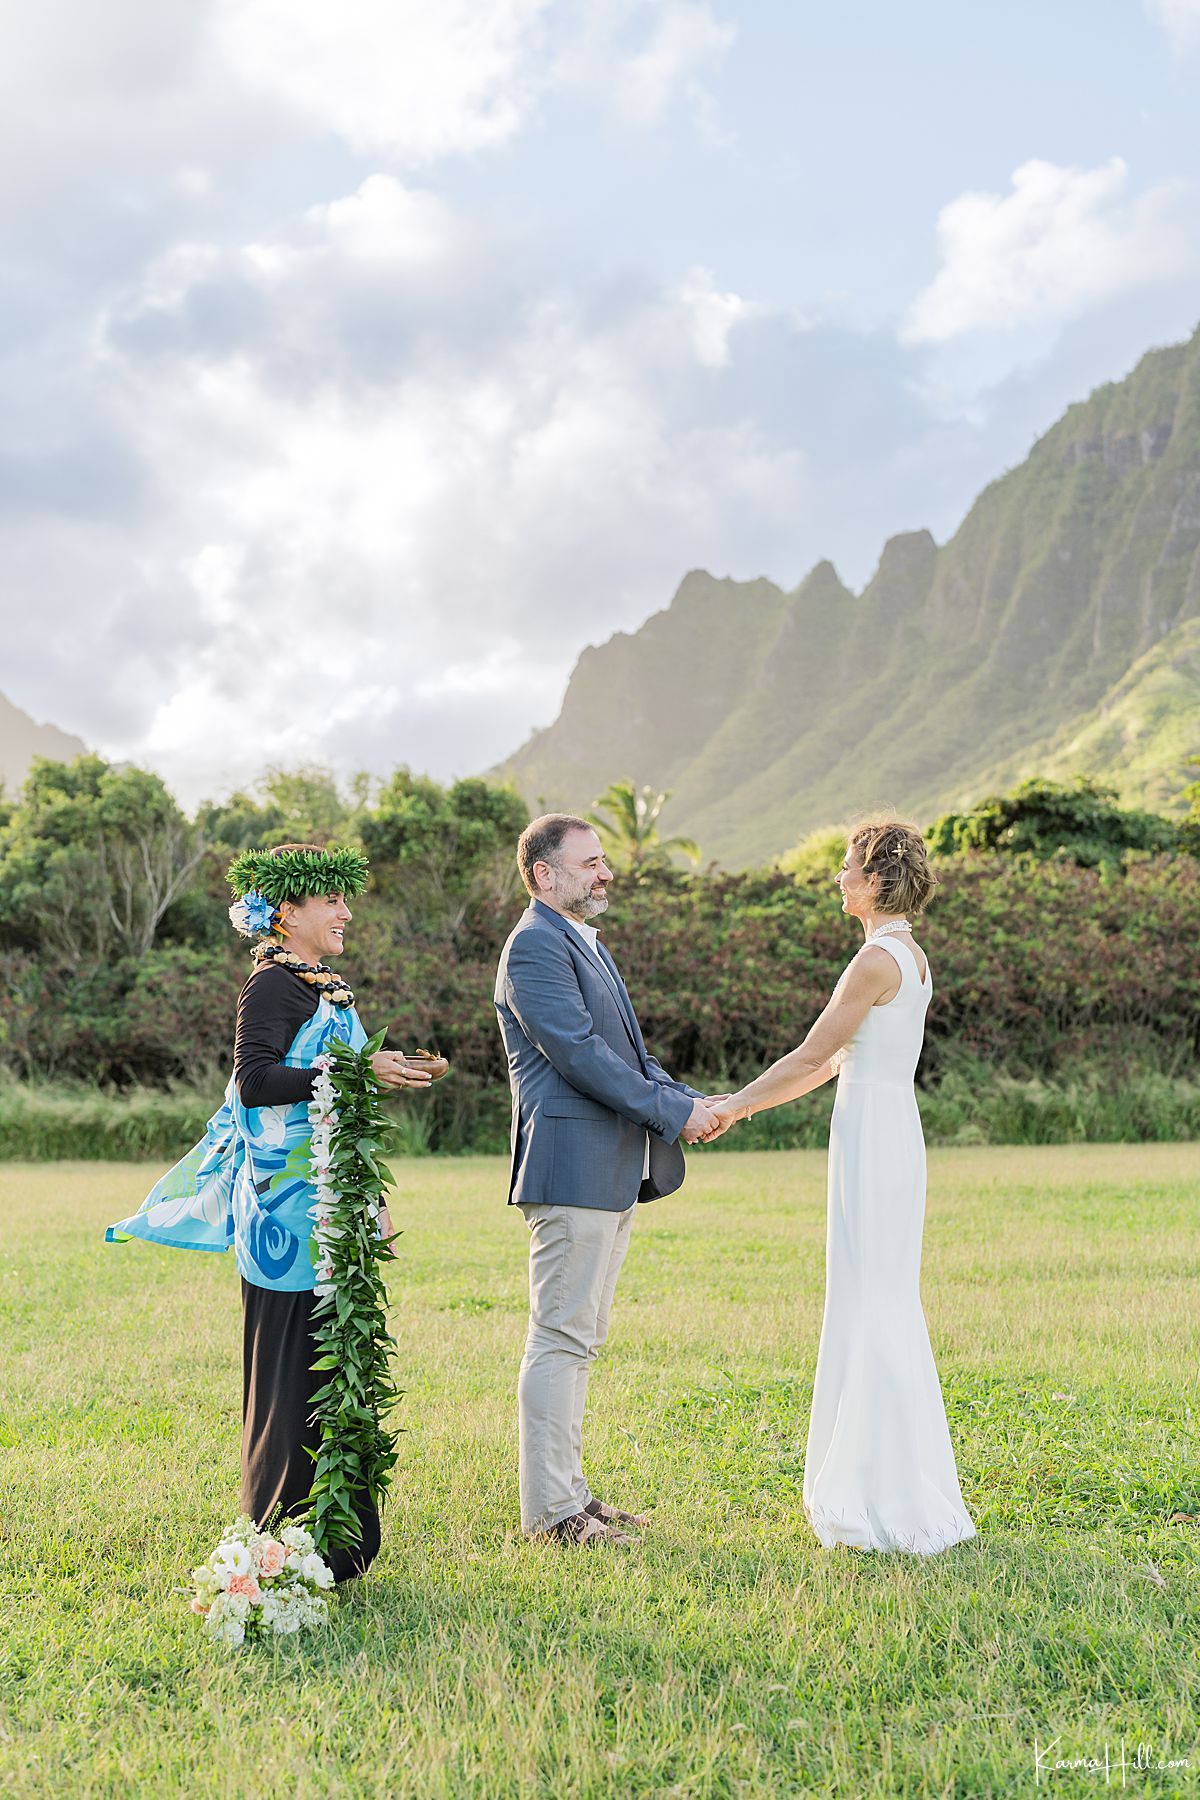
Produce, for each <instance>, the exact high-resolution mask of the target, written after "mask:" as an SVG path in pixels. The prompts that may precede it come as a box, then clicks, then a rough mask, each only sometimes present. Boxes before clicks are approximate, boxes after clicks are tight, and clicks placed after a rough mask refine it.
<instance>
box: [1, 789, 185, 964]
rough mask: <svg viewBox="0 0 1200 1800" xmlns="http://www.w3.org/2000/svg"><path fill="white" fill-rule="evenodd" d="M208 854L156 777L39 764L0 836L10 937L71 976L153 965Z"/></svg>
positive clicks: (6, 928)
mask: <svg viewBox="0 0 1200 1800" xmlns="http://www.w3.org/2000/svg"><path fill="white" fill-rule="evenodd" d="M203 854H204V844H203V839H202V838H201V837H200V835H199V833H198V832H197V831H196V830H195V828H194V827H193V826H191V825H189V823H188V821H187V820H186V819H185V817H184V815H183V814H182V813H181V812H180V810H179V807H178V806H177V805H176V803H175V801H174V799H173V798H172V796H171V795H170V794H169V793H168V791H167V789H166V787H165V786H164V785H163V783H162V782H161V781H160V780H159V778H158V776H157V775H151V774H149V773H148V772H147V771H146V770H144V769H135V768H128V767H127V768H112V767H110V766H109V764H107V763H106V762H104V761H103V760H102V758H100V757H98V756H80V757H76V759H75V761H74V762H71V763H60V762H52V761H51V760H49V759H48V758H45V757H38V758H37V759H36V760H35V761H34V763H33V766H32V768H31V770H30V773H29V776H28V778H27V779H26V782H25V786H24V788H23V790H22V792H21V796H20V798H19V800H18V801H17V804H16V805H15V807H14V808H13V810H12V813H11V815H10V816H9V818H8V820H7V823H5V824H4V826H3V828H2V829H0V917H3V919H4V931H5V934H6V935H7V936H8V937H9V938H10V940H11V941H13V942H15V943H17V944H20V945H24V946H27V947H35V948H39V949H40V950H42V951H43V952H45V953H48V954H49V957H50V958H51V959H52V960H56V961H58V962H60V963H65V964H66V965H67V966H69V967H72V968H77V967H78V966H79V965H80V963H81V962H84V961H86V960H88V959H91V960H92V961H94V962H102V961H104V960H105V959H106V958H108V957H110V956H114V955H116V956H144V955H145V953H146V951H147V950H149V948H150V946H151V945H152V944H153V942H154V938H155V933H156V932H157V930H158V926H159V922H160V921H161V919H162V917H163V914H164V913H165V912H166V910H167V908H168V907H169V906H170V905H171V903H172V902H173V901H174V900H175V899H176V898H177V897H178V896H179V895H180V894H181V893H183V891H184V890H185V888H186V887H187V885H188V883H189V881H190V880H191V879H192V878H193V876H194V875H195V872H196V870H197V868H198V867H199V865H200V861H201V858H202V856H203Z"/></svg>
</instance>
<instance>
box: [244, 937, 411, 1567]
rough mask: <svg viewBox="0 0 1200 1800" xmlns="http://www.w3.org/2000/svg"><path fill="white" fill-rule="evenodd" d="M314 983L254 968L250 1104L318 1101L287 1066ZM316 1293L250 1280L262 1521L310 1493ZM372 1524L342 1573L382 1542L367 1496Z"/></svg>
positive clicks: (250, 1360)
mask: <svg viewBox="0 0 1200 1800" xmlns="http://www.w3.org/2000/svg"><path fill="white" fill-rule="evenodd" d="M317 1005H318V999H317V995H316V993H315V991H314V989H313V988H312V987H311V986H310V985H309V984H308V983H307V982H305V981H302V980H300V978H299V977H298V976H296V975H293V974H292V973H291V972H290V971H289V970H288V969H286V968H284V967H282V966H281V965H280V964H278V963H265V964H262V965H260V966H259V968H257V969H256V970H255V972H254V974H253V975H251V977H250V979H249V981H248V982H247V983H246V985H245V987H244V988H243V989H242V992H241V996H240V998H239V1000H238V1012H237V1034H236V1037H235V1040H234V1057H233V1073H234V1080H235V1081H236V1083H237V1090H238V1096H239V1098H240V1100H241V1101H242V1104H243V1105H244V1106H291V1105H295V1104H296V1103H297V1102H298V1101H304V1100H310V1099H311V1098H312V1090H313V1079H314V1077H313V1072H312V1070H311V1069H290V1068H285V1067H283V1066H282V1064H283V1059H284V1057H285V1056H286V1055H287V1053H288V1050H289V1049H290V1048H291V1045H292V1044H293V1043H294V1042H295V1038H296V1033H297V1032H298V1031H299V1030H300V1028H301V1026H302V1025H303V1024H304V1023H305V1022H306V1020H308V1019H310V1018H311V1017H312V1015H313V1013H314V1012H315V1011H316V1010H317ZM316 1298H317V1297H316V1295H315V1294H314V1293H313V1292H312V1291H311V1290H310V1291H308V1292H302V1293H285V1292H280V1291H279V1290H277V1289H274V1288H262V1287H256V1286H254V1284H253V1283H251V1282H249V1281H247V1280H246V1279H245V1278H244V1277H243V1279H242V1493H241V1505H242V1511H243V1512H247V1513H249V1514H250V1517H251V1518H252V1519H253V1520H254V1521H255V1522H256V1524H258V1525H260V1526H266V1525H267V1524H268V1523H269V1521H270V1520H271V1519H273V1518H283V1517H286V1516H287V1514H288V1513H290V1512H294V1511H295V1509H296V1508H297V1507H299V1506H300V1505H301V1504H302V1502H303V1501H304V1500H305V1499H306V1498H307V1497H308V1492H309V1489H310V1488H311V1486H312V1478H313V1467H314V1463H313V1454H315V1452H316V1451H317V1450H318V1448H319V1446H320V1442H321V1436H320V1432H319V1430H318V1428H317V1426H316V1425H315V1424H314V1423H313V1422H312V1418H311V1414H312V1397H313V1395H314V1394H315V1393H316V1391H317V1389H318V1388H319V1387H321V1386H322V1385H323V1383H324V1381H325V1379H326V1378H325V1376H324V1375H322V1374H317V1373H314V1371H313V1368H312V1364H313V1362H314V1361H315V1359H316V1356H317V1349H316V1339H315V1334H314V1330H313V1311H314V1308H315V1306H316ZM357 1510H358V1517H359V1521H360V1525H361V1528H362V1535H361V1539H360V1542H359V1543H358V1544H357V1545H356V1546H355V1548H354V1549H353V1550H332V1551H330V1552H329V1553H328V1555H327V1559H326V1560H327V1561H328V1563H329V1566H330V1568H331V1569H332V1570H333V1574H334V1579H335V1580H337V1581H346V1580H349V1579H350V1578H351V1577H352V1576H355V1575H361V1574H363V1573H364V1572H365V1571H366V1569H367V1568H368V1567H369V1566H370V1564H371V1563H372V1562H373V1561H374V1559H375V1556H376V1555H377V1554H378V1551H379V1544H380V1530H379V1513H378V1510H377V1509H376V1508H375V1507H374V1506H372V1505H370V1504H369V1503H367V1501H366V1500H365V1498H364V1499H362V1500H360V1503H359V1505H358V1509H357Z"/></svg>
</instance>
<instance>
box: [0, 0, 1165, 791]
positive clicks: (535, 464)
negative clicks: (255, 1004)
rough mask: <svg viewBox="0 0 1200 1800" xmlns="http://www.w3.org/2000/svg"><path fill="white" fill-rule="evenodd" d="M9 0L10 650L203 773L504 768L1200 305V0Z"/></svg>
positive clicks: (77, 721)
mask: <svg viewBox="0 0 1200 1800" xmlns="http://www.w3.org/2000/svg"><path fill="white" fill-rule="evenodd" d="M0 4H2V5H3V10H4V12H5V13H6V14H8V15H9V17H8V20H7V24H6V38H7V40H8V42H9V43H10V44H12V45H13V53H12V55H10V56H9V57H7V58H6V60H5V64H4V66H3V67H2V68H0V133H3V135H4V136H5V138H6V139H7V142H6V143H5V145H4V154H3V157H0V222H2V224H3V231H2V233H0V244H2V245H3V246H4V248H3V250H2V251H0V378H2V379H3V381H4V385H5V392H6V395H7V397H8V404H7V407H6V411H5V414H4V417H3V419H2V420H0V576H2V581H0V604H2V605H3V609H4V620H3V622H4V636H3V644H4V654H3V661H2V664H0V689H3V691H5V692H6V693H7V694H8V695H9V697H10V698H11V699H13V700H15V701H16V702H17V703H18V704H19V705H22V706H24V707H26V708H27V710H29V711H30V712H32V713H34V714H35V715H36V716H38V717H41V718H47V717H48V718H52V719H54V720H55V721H56V722H57V723H59V724H61V725H62V726H64V727H67V728H69V729H72V730H75V731H77V732H79V733H80V734H81V735H83V736H84V737H85V738H86V739H87V740H88V741H89V742H91V743H93V744H94V745H95V746H96V747H97V748H99V749H101V750H102V751H104V752H106V753H107V754H110V755H113V756H122V757H132V758H135V759H137V760H140V761H143V762H145V763H148V764H150V765H151V766H154V767H157V768H159V769H160V770H161V771H162V772H163V773H164V774H165V775H166V776H167V778H168V779H169V780H170V781H171V783H172V785H173V786H174V787H175V788H176V789H177V791H179V792H180V793H181V794H182V795H183V796H184V797H185V798H187V799H188V800H195V799H197V798H199V797H200V796H201V795H202V794H205V793H218V792H221V791H224V790H227V789H228V788H229V787H230V786H231V785H232V784H234V783H237V782H242V781H246V780H248V779H251V778H252V777H253V776H254V775H255V774H256V773H257V772H259V771H261V769H262V768H263V767H264V766H265V765H266V764H267V763H269V762H281V761H286V762H295V761H326V762H330V763H332V764H334V765H335V766H337V767H339V768H341V769H344V770H349V769H351V768H354V767H358V766H366V767H370V768H372V769H375V770H377V771H383V770H386V769H387V768H388V767H390V766H391V765H392V764H394V763H397V762H408V763H410V764H412V765H413V766H415V767H418V768H428V769H430V770H432V772H434V773H436V774H438V775H439V776H443V777H445V776H448V775H450V774H454V773H467V772H473V771H475V770H478V769H481V768H483V767H486V766H487V765H488V764H489V763H491V762H492V761H493V760H496V759H498V758H500V757H501V756H503V755H504V754H505V753H506V752H507V751H509V750H511V749H513V748H515V746H516V745H517V744H518V743H519V742H520V741H521V740H522V739H523V738H524V737H525V735H526V734H527V732H528V731H529V729H530V728H532V727H533V726H535V725H539V724H544V723H546V722H548V721H549V719H550V718H552V717H553V716H554V714H555V712H556V711H557V706H558V702H559V699H560V698H561V694H562V690H563V687H564V685H565V682H566V679H567V676H568V674H569V672H570V669H571V666H572V664H573V662H574V660H575V658H576V656H577V655H578V653H579V651H580V650H581V649H582V648H583V647H584V645H586V644H588V643H591V642H598V641H601V640H603V639H604V638H605V637H607V636H608V635H610V634H611V632H612V631H614V630H617V629H634V628H636V626H637V625H638V624H639V623H640V622H641V621H642V620H643V619H644V618H646V617H647V616H648V615H649V614H650V613H651V612H653V611H655V610H657V609H658V608H660V607H662V606H664V605H666V604H667V603H668V601H669V599H670V596H671V594H672V592H673V590H674V588H675V586H676V584H677V583H678V581H679V579H680V578H681V577H682V575H683V574H684V573H685V572H686V570H687V569H689V568H692V567H696V566H701V567H707V568H710V569H712V570H713V571H714V572H715V573H718V574H733V575H737V576H744V577H751V576H755V575H758V574H766V575H769V576H771V577H773V578H774V579H775V580H777V581H779V582H780V583H781V584H783V585H785V586H792V585H794V584H795V583H796V582H797V581H799V580H800V579H801V577H802V576H803V575H804V573H805V572H806V570H807V569H808V568H809V567H811V565H812V564H813V563H814V562H815V561H816V560H818V559H819V558H820V557H822V556H830V557H832V558H833V560H834V561H835V562H836V564H837V566H838V568H839V570H840V572H841V573H842V575H843V577H844V578H845V579H846V580H848V581H849V582H850V583H851V584H852V585H854V586H861V585H862V584H863V582H865V580H866V579H867V578H868V577H869V575H870V573H871V570H872V568H873V567H874V564H875V562H876V560H877V558H878V554H879V551H880V549H881V547H882V544H883V542H884V540H885V539H886V537H887V536H888V535H890V534H891V533H893V532H895V531H899V530H904V529H909V528H912V527H916V526H921V525H926V526H928V527H930V528H931V529H932V530H933V531H934V533H935V535H936V536H937V537H938V538H939V539H944V538H945V537H946V536H947V535H949V534H950V533H951V532H952V531H953V530H954V529H955V527H956V525H957V524H958V522H959V521H960V519H961V517H962V515H963V513H964V511H965V510H966V508H967V507H968V506H969V504H970V502H971V500H972V499H973V497H974V495H975V494H976V493H977V492H978V490H979V489H980V488H981V487H982V486H983V485H984V484H985V483H986V482H987V481H988V480H990V479H992V478H993V477H994V476H995V475H997V474H999V473H1000V472H1001V471H1002V470H1003V469H1004V468H1005V467H1008V466H1011V464H1013V463H1014V462H1016V461H1019V460H1020V459H1021V457H1022V456H1024V454H1025V453H1026V452H1027V450H1028V448H1029V445H1030V443H1031V442H1032V440H1033V439H1034V437H1035V436H1036V435H1037V434H1038V433H1039V432H1041V431H1043V430H1044V429H1046V427H1047V426H1049V425H1050V424H1051V423H1052V422H1053V420H1054V418H1055V417H1057V416H1058V414H1059V413H1060V412H1061V411H1062V409H1063V407H1064V406H1065V405H1067V404H1068V403H1069V402H1070V401H1071V400H1072V399H1076V398H1081V397H1083V396H1084V395H1085V394H1086V393H1087V392H1088V391H1089V390H1090V389H1091V388H1092V387H1093V386H1095V385H1096V384H1097V383H1099V382H1101V381H1104V380H1108V379H1113V378H1117V377H1120V376H1121V375H1123V374H1125V373H1126V372H1127V371H1128V369H1129V368H1130V367H1132V365H1133V364H1134V362H1136V360H1137V359H1138V357H1139V356H1140V355H1141V354H1142V353H1143V352H1144V351H1145V350H1146V349H1148V348H1150V347H1152V346H1153V345H1155V344H1159V343H1164V342H1170V341H1174V340H1177V339H1179V338H1181V337H1184V336H1186V335H1187V334H1188V333H1189V332H1190V331H1191V330H1192V329H1194V327H1195V325H1196V324H1197V322H1198V321H1200V299H1198V298H1197V297H1198V296H1200V166H1198V164H1200V131H1198V130H1197V127H1196V124H1195V118H1196V115H1197V108H1196V104H1195V100H1196V89H1197V78H1198V76H1200V0H1153V3H1150V4H1146V5H1141V4H1138V3H1137V0H1128V3H1117V0H1106V3H1105V4H1104V5H1103V6H1086V7H1085V6H1083V5H1079V4H1073V3H1072V4H1059V5H1057V6H1055V7H1052V8H1046V7H1035V6H1033V5H1030V4H1024V3H1020V4H1006V5H1004V6H1003V7H1001V6H999V5H991V6H980V7H975V8H964V7H962V6H961V5H957V6H954V7H951V6H949V5H941V4H937V5H935V4H916V5H911V6H909V7H908V8H905V9H898V8H895V7H893V6H885V5H883V4H878V3H876V0H870V3H868V4H862V5H860V6H858V7H856V8H841V9H828V8H820V9H818V8H816V7H814V6H811V5H808V4H791V5H786V4H767V3H766V0H760V3H758V4H741V5H737V4H730V3H726V0H441V4H440V5H439V7H438V8H436V9H431V8H429V7H428V6H427V5H424V4H418V0H340V4H339V6H338V7H337V8H336V9H335V8H330V7H328V6H327V5H325V4H324V3H323V0H156V3H155V4H154V5H151V4H150V0H108V3H107V4H106V6H105V8H103V9H97V8H94V7H87V6H85V5H84V4H82V0H46V3H45V4H44V5H43V6H42V7H40V8H39V9H38V10H37V12H36V13H34V12H32V11H31V10H30V9H28V8H18V7H17V6H16V5H15V4H13V5H10V4H8V3H7V0H0ZM731 629H736V621H731Z"/></svg>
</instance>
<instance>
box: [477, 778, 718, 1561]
mask: <svg viewBox="0 0 1200 1800" xmlns="http://www.w3.org/2000/svg"><path fill="white" fill-rule="evenodd" d="M517 862H518V865H519V867H520V870H521V877H522V879H523V881H524V883H525V886H526V887H527V888H528V890H529V893H530V896H531V899H530V902H529V908H528V910H527V911H526V912H525V913H524V914H523V916H522V918H521V919H520V921H519V923H518V924H517V926H516V928H515V930H514V931H513V933H512V935H511V936H510V938H509V940H508V942H507V943H506V944H505V946H504V949H503V951H502V952H501V955H500V966H499V969H498V970H497V972H496V996H495V998H496V1012H497V1013H498V1015H499V1019H500V1030H501V1034H502V1035H503V1038H504V1048H505V1050H506V1052H507V1054H508V1070H509V1080H510V1082H511V1085H512V1100H513V1105H512V1178H511V1180H510V1182H509V1192H508V1198H509V1205H510V1206H519V1207H520V1208H521V1211H522V1213H523V1214H524V1217H525V1222H526V1224H527V1225H528V1226H529V1234H530V1243H529V1333H528V1336H527V1338H526V1340H525V1355H524V1358H523V1360H522V1362H521V1374H520V1379H519V1381H518V1384H517V1402H518V1408H519V1413H520V1430H521V1458H520V1475H521V1528H522V1530H523V1531H525V1532H526V1533H531V1534H546V1535H548V1536H551V1537H554V1538H557V1539H560V1540H561V1541H563V1542H564V1543H569V1544H587V1545H592V1544H596V1543H600V1542H605V1541H607V1542H614V1541H615V1542H617V1543H627V1542H628V1541H629V1537H628V1533H627V1532H625V1531H623V1530H622V1529H621V1527H622V1526H627V1525H637V1524H640V1523H643V1522H644V1521H642V1520H640V1519H638V1518H637V1517H636V1516H635V1515H633V1514H630V1513H623V1512H620V1511H619V1510H618V1509H617V1508H616V1507H612V1506H606V1505H605V1504H604V1502H603V1501H601V1500H597V1499H596V1498H595V1497H594V1496H593V1494H592V1492H591V1490H590V1488H589V1487H588V1484H587V1481H586V1479H585V1478H584V1473H583V1463H582V1454H583V1409H584V1402H585V1399H586V1397H587V1383H588V1373H589V1371H590V1369H591V1365H592V1363H593V1362H594V1361H595V1359H596V1356H597V1355H598V1353H599V1350H600V1346H601V1345H602V1344H603V1342H604V1340H605V1337H606V1336H607V1334H608V1314H609V1308H610V1307H611V1305H612V1297H613V1290H614V1288H615V1287H616V1285H617V1276H618V1274H619V1273H620V1269H621V1264H622V1263H623V1262H624V1260H625V1252H626V1250H627V1249H628V1248H629V1232H630V1227H631V1225H632V1223H633V1211H634V1204H635V1202H636V1201H638V1200H657V1199H659V1198H660V1197H661V1196H662V1195H664V1194H672V1193H674V1192H675V1189H676V1188H678V1187H680V1186H681V1185H682V1182H683V1177H684V1159H683V1152H682V1150H681V1149H680V1148H679V1139H680V1138H681V1137H682V1138H683V1139H684V1140H685V1142H687V1143H694V1142H695V1141H696V1139H697V1138H698V1137H700V1135H701V1134H702V1133H703V1132H704V1131H706V1130H708V1129H709V1128H710V1126H711V1125H712V1124H713V1123H715V1120H714V1115H713V1113H712V1112H711V1111H710V1109H709V1108H708V1107H707V1106H706V1105H705V1103H704V1100H703V1097H702V1096H701V1095H700V1094H699V1093H697V1091H696V1090H695V1089H694V1088H690V1087H687V1086H686V1085H685V1084H684V1083H683V1082H682V1081H673V1080H672V1079H671V1077H670V1076H669V1075H668V1074H666V1072H665V1071H664V1070H663V1069H662V1067H661V1066H660V1065H659V1063H658V1062H656V1061H655V1059H654V1057H653V1056H651V1055H650V1054H649V1053H648V1051H647V1049H646V1045H645V1040H644V1039H643V1037H642V1033H641V1027H640V1026H639V1025H638V1022H637V1016H636V1014H635V1013H634V1010H633V1005H632V1002H631V1001H630V998H629V995H628V993H627V992H626V990H625V983H624V982H623V981H622V980H621V977H620V975H619V974H618V973H617V966H616V964H615V963H614V962H613V959H612V957H611V956H610V955H609V954H608V951H607V950H606V949H605V948H604V946H603V945H602V944H601V943H600V941H599V933H598V931H597V929H596V927H595V926H594V925H591V924H589V923H588V921H589V919H593V918H595V917H596V916H597V915H598V914H600V913H602V912H604V911H605V910H606V909H607V907H608V884H609V882H610V881H611V880H612V879H613V873H612V870H611V869H610V868H609V867H608V865H607V863H606V862H605V860H604V853H603V851H602V849H601V847H600V840H599V838H598V837H597V836H596V833H595V832H594V831H593V830H592V827H591V826H590V825H589V824H588V822H587V820H586V819H578V818H575V817H574V816H573V815H572V814H570V813H547V814H546V815H545V816H544V817H543V818H540V819H534V820H533V821H532V823H531V824H529V825H527V826H526V828H525V830H524V832H523V833H522V834H521V840H520V842H519V844H518V845H517Z"/></svg>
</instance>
